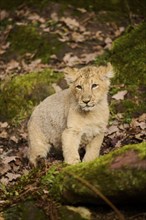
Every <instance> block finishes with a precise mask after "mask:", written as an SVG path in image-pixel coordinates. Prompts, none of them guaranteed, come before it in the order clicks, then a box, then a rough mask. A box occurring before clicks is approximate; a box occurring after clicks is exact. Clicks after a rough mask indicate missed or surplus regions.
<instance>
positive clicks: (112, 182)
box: [46, 143, 146, 204]
mask: <svg viewBox="0 0 146 220" xmlns="http://www.w3.org/2000/svg"><path fill="white" fill-rule="evenodd" d="M145 148H146V143H141V144H135V145H127V146H125V147H123V148H121V149H119V150H116V151H114V152H111V153H109V154H107V155H104V156H101V157H100V158H98V159H96V160H95V161H92V162H89V163H80V164H77V165H73V166H67V167H66V168H64V169H62V171H61V172H60V173H59V174H57V175H56V178H54V183H53V187H52V188H50V186H48V188H49V192H50V194H51V195H52V196H53V198H55V199H56V200H61V199H63V200H62V201H64V202H66V201H67V202H69V203H76V204H77V203H78V202H80V201H83V199H84V197H85V198H86V200H87V201H88V202H93V201H94V196H93V193H92V191H90V190H89V189H88V188H87V187H86V186H84V185H83V184H81V183H80V182H79V181H78V180H77V179H76V178H75V177H74V174H75V175H77V176H78V177H80V178H83V179H84V180H86V181H88V182H90V183H92V185H93V186H94V187H97V188H98V189H99V190H101V191H102V193H103V194H104V195H106V196H111V195H112V196H114V195H116V193H117V192H118V193H120V192H121V195H122V194H123V193H124V192H126V193H127V194H129V196H132V195H134V193H135V191H136V190H139V186H140V187H141V190H143V189H144V188H145V183H146V175H145V170H143V169H141V170H140V169H134V168H133V169H131V168H130V166H129V168H128V167H126V166H125V167H124V166H123V167H122V168H120V169H111V168H110V166H111V164H112V163H113V161H114V160H115V159H116V158H117V157H118V156H121V155H124V154H125V153H126V152H129V151H130V150H131V151H132V152H133V151H135V152H137V155H138V157H139V158H140V159H141V160H144V159H146V151H145ZM69 173H70V174H73V175H69V176H68V174H69ZM49 176H50V174H49V175H48V182H49ZM46 180H47V175H46ZM99 186H100V188H99ZM101 187H102V188H101ZM74 199H75V201H74ZM119 199H120V198H119ZM86 200H85V201H86ZM95 200H96V198H95Z"/></svg>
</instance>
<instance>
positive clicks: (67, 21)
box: [61, 17, 80, 30]
mask: <svg viewBox="0 0 146 220" xmlns="http://www.w3.org/2000/svg"><path fill="white" fill-rule="evenodd" d="M61 21H62V22H64V23H65V24H66V26H67V27H69V28H70V29H71V30H73V29H75V30H76V29H78V28H79V26H80V25H79V22H78V21H77V20H76V19H74V18H73V19H72V18H70V17H67V18H65V17H62V18H61Z"/></svg>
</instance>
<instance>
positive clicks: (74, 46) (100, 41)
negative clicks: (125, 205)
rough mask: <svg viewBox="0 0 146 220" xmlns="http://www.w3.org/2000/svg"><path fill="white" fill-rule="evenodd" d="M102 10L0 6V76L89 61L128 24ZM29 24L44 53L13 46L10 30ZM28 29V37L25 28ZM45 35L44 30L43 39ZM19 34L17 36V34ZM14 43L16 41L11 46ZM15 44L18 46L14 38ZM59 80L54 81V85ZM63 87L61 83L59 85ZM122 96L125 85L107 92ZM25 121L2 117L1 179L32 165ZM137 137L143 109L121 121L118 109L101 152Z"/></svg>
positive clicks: (142, 130)
mask: <svg viewBox="0 0 146 220" xmlns="http://www.w3.org/2000/svg"><path fill="white" fill-rule="evenodd" d="M105 13H106V12H104V11H102V12H99V13H95V12H94V11H87V10H86V9H85V8H75V7H74V6H72V5H68V6H67V7H66V8H65V11H63V12H62V8H61V5H60V4H58V3H50V5H49V6H48V7H45V8H44V9H41V10H40V9H36V8H32V7H31V8H30V7H27V6H26V5H25V4H23V5H21V6H19V7H18V8H17V9H16V10H12V11H7V10H4V9H3V10H0V15H1V16H0V21H1V22H2V26H1V29H0V41H1V46H0V80H6V79H7V77H8V76H11V75H21V74H26V73H28V72H31V71H41V70H43V69H45V68H46V67H48V68H52V69H53V70H57V71H61V70H62V69H63V68H64V67H65V66H79V67H80V66H84V65H88V64H93V63H94V61H95V59H96V57H97V56H99V55H101V54H103V53H104V52H105V51H108V50H110V49H111V47H112V43H113V41H114V40H115V39H116V38H118V37H119V36H121V35H122V34H123V32H124V31H125V29H126V27H127V25H128V24H129V21H128V20H123V21H122V22H119V23H117V22H114V21H106V22H105V21H101V17H102V16H103V15H105ZM139 21H141V18H139V17H133V22H134V25H136V24H138V23H139ZM28 26H31V27H32V26H33V27H36V28H37V35H38V36H42V35H44V36H45V42H47V43H48V44H49V43H50V46H51V47H54V49H53V50H50V46H49V47H48V50H49V52H48V53H49V57H47V52H45V56H44V55H42V54H41V55H40V54H39V53H38V50H39V49H40V48H39V49H37V48H35V49H32V48H31V49H30V48H28V47H27V45H24V47H26V50H25V51H24V52H23V53H22V52H20V51H19V50H18V49H19V48H16V42H17V38H16V40H14V39H13V35H15V34H16V35H17V31H16V29H17V28H19V29H20V30H22V32H23V28H24V27H28ZM21 27H22V29H21ZM30 30H31V29H30ZM15 31H16V33H15ZM12 33H13V35H12ZM27 34H28V38H29V33H27ZM10 36H11V38H10ZM46 36H48V38H47V41H46ZM53 37H54V38H55V41H57V45H58V48H57V47H56V48H55V46H53V40H52V38H53ZM19 40H21V38H20V39H19V38H18V41H19ZM32 43H33V42H32ZM13 45H15V47H14V48H13ZM37 45H38V44H37ZM55 45H56V42H55ZM17 46H18V47H19V44H18V45H17ZM39 47H40V44H39ZM27 48H28V51H27ZM15 49H16V50H15ZM41 56H42V57H41ZM59 86H60V85H56V90H57V89H58V87H59ZM62 88H63V86H62V85H61V88H60V89H62ZM125 96H126V90H125V89H123V91H122V92H118V93H117V94H114V95H112V96H110V99H114V100H117V101H118V102H119V101H120V100H123V99H125ZM26 124H27V120H25V122H22V123H21V124H20V125H19V126H17V127H16V126H14V125H11V124H10V123H8V122H6V121H2V122H0V155H1V158H0V182H1V183H2V184H4V185H7V184H14V183H16V182H17V180H18V179H19V178H20V177H21V176H22V175H24V174H25V175H26V174H28V172H29V171H30V169H31V167H30V166H29V164H28V161H27V158H26V154H27V149H28V142H27V128H26ZM142 141H146V114H142V115H140V116H138V117H136V118H133V119H132V120H131V121H130V122H129V123H128V122H124V121H123V118H122V114H120V113H118V114H117V115H114V119H112V118H111V120H110V122H109V126H108V129H107V132H106V134H105V138H104V143H103V146H102V149H101V154H105V153H108V152H110V151H112V150H114V149H117V148H120V147H122V146H124V145H126V144H131V143H140V142H142ZM57 159H58V158H57ZM55 160H56V157H55V155H54V154H53V153H52V154H51V155H50V158H49V161H51V162H52V161H55ZM137 219H138V218H137Z"/></svg>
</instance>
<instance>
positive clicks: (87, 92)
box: [64, 63, 113, 111]
mask: <svg viewBox="0 0 146 220" xmlns="http://www.w3.org/2000/svg"><path fill="white" fill-rule="evenodd" d="M64 72H65V73H66V75H65V76H66V80H67V82H68V84H69V85H70V87H71V90H72V92H73V94H74V96H75V99H76V101H77V104H78V106H79V107H80V109H82V110H83V111H92V110H93V109H94V108H95V106H96V105H97V104H98V103H99V102H100V101H101V100H102V99H104V98H106V96H107V92H108V89H109V85H110V78H112V77H113V69H112V66H111V64H110V63H108V65H107V66H99V67H95V66H88V67H83V68H81V69H76V68H66V69H65V70H64Z"/></svg>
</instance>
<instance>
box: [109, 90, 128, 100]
mask: <svg viewBox="0 0 146 220" xmlns="http://www.w3.org/2000/svg"><path fill="white" fill-rule="evenodd" d="M126 94H127V90H123V91H119V92H117V93H116V94H115V95H113V96H112V98H113V99H115V100H123V99H124V97H125V95H126Z"/></svg>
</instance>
